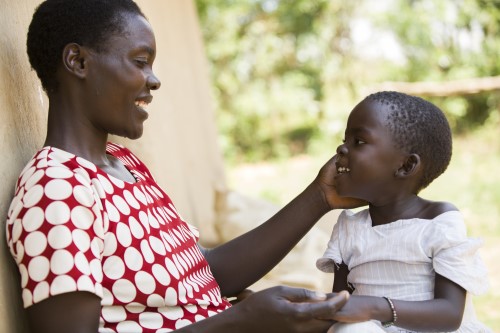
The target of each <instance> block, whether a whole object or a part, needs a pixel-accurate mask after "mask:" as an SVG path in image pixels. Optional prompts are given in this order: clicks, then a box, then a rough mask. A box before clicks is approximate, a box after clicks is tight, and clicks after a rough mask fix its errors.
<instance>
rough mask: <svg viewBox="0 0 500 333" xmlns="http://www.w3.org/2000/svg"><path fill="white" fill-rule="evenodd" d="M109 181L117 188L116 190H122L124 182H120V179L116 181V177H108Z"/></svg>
mask: <svg viewBox="0 0 500 333" xmlns="http://www.w3.org/2000/svg"><path fill="white" fill-rule="evenodd" d="M109 180H111V182H112V183H113V184H115V186H116V187H118V188H124V187H125V182H124V181H123V180H121V179H118V178H116V177H113V176H110V177H109Z"/></svg>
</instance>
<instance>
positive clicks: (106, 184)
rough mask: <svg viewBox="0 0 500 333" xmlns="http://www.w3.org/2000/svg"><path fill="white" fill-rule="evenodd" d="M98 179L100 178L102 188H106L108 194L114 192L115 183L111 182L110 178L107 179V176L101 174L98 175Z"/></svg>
mask: <svg viewBox="0 0 500 333" xmlns="http://www.w3.org/2000/svg"><path fill="white" fill-rule="evenodd" d="M97 179H99V182H100V183H101V185H102V188H103V189H104V191H105V192H106V193H107V194H113V192H114V190H113V185H112V184H111V183H110V182H109V180H108V179H106V177H103V176H101V175H97Z"/></svg>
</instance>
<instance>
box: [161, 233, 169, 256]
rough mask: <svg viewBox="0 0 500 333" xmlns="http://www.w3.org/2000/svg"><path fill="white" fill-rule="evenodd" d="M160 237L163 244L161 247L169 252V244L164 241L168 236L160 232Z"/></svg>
mask: <svg viewBox="0 0 500 333" xmlns="http://www.w3.org/2000/svg"><path fill="white" fill-rule="evenodd" d="M160 236H161V241H162V242H163V246H165V249H166V250H167V251H168V252H170V251H171V250H172V248H171V247H170V244H168V241H167V240H166V238H167V237H169V236H168V234H167V233H166V232H164V231H160Z"/></svg>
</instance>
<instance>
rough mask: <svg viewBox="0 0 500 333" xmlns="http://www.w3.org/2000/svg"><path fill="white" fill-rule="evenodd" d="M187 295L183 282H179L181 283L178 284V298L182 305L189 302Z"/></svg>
mask: <svg viewBox="0 0 500 333" xmlns="http://www.w3.org/2000/svg"><path fill="white" fill-rule="evenodd" d="M186 295H187V292H186V288H185V287H184V285H183V284H182V282H181V281H179V283H177V297H179V301H181V303H186V302H187V298H186Z"/></svg>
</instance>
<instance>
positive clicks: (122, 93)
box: [87, 14, 160, 139]
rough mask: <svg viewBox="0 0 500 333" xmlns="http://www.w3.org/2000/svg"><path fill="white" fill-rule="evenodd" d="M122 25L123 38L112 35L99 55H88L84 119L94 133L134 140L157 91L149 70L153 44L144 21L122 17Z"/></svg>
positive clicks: (148, 26) (137, 16) (140, 18)
mask: <svg viewBox="0 0 500 333" xmlns="http://www.w3.org/2000/svg"><path fill="white" fill-rule="evenodd" d="M123 21H124V23H123V24H124V25H125V28H124V33H123V34H119V35H118V34H115V35H112V36H111V37H110V38H109V39H108V41H107V43H106V45H105V47H104V50H103V51H101V52H95V51H90V57H89V59H88V61H89V63H88V65H89V67H88V68H89V73H88V76H87V88H88V89H87V95H90V96H89V98H88V103H89V105H88V108H87V110H88V111H87V117H88V120H89V121H90V123H91V124H92V126H93V127H95V129H97V131H101V132H104V133H106V134H115V135H119V136H124V137H128V138H131V139H136V138H139V137H140V136H141V135H142V131H143V123H144V121H145V120H146V119H147V118H148V113H147V111H146V107H147V105H148V104H149V103H150V102H151V101H152V98H153V97H152V96H151V90H156V89H158V88H159V87H160V81H159V80H158V78H157V77H156V76H155V75H154V73H153V68H152V66H153V62H154V59H155V54H156V42H155V36H154V34H153V30H152V29H151V26H150V25H149V23H148V22H147V20H146V19H145V18H144V17H142V16H140V15H130V14H128V15H127V14H126V15H125V17H124V18H123Z"/></svg>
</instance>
